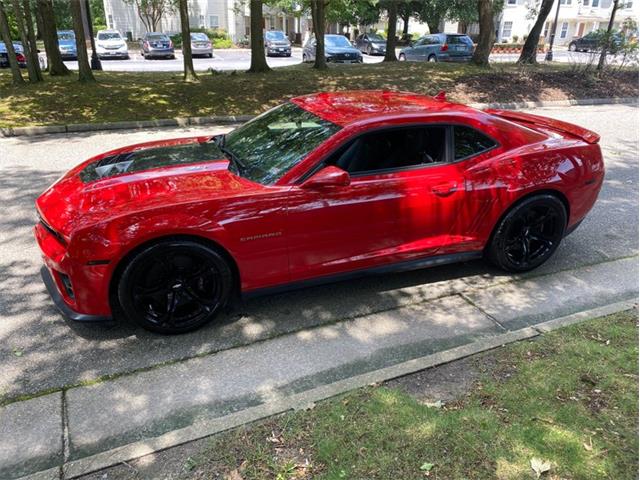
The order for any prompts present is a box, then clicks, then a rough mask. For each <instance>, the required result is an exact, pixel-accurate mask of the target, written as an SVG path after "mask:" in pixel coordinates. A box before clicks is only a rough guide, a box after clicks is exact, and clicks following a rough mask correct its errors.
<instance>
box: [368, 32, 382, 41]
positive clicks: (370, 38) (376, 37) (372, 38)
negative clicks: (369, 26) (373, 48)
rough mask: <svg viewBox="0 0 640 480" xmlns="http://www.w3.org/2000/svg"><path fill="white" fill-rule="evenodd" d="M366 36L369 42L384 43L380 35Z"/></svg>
mask: <svg viewBox="0 0 640 480" xmlns="http://www.w3.org/2000/svg"><path fill="white" fill-rule="evenodd" d="M367 36H368V37H369V40H371V41H372V42H384V41H385V39H384V38H382V37H381V36H380V35H375V34H369V35H367Z"/></svg>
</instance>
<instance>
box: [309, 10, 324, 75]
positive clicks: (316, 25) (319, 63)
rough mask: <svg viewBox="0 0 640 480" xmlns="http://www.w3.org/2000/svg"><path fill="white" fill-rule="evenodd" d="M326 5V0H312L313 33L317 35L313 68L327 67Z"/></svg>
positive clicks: (322, 68) (321, 68)
mask: <svg viewBox="0 0 640 480" xmlns="http://www.w3.org/2000/svg"><path fill="white" fill-rule="evenodd" d="M324 7H325V0H311V21H312V23H313V34H314V35H315V37H316V58H315V61H314V62H313V68H317V69H318V70H324V69H326V68H327V57H326V56H325V54H324V31H325V28H326V17H325V12H324Z"/></svg>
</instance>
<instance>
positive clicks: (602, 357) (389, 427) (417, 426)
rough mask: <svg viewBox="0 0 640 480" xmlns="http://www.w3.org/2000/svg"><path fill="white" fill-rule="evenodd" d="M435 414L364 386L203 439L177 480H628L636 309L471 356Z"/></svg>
mask: <svg viewBox="0 0 640 480" xmlns="http://www.w3.org/2000/svg"><path fill="white" fill-rule="evenodd" d="M474 362H476V364H477V367H476V368H479V369H480V370H482V371H483V372H482V373H481V376H480V377H479V378H480V380H479V382H477V383H476V384H475V386H474V387H473V389H472V390H471V391H469V392H468V393H467V394H466V395H463V397H462V398H460V399H458V400H457V401H455V402H454V403H450V404H445V405H444V406H442V407H440V408H436V407H433V406H431V407H430V406H428V405H426V404H421V403H419V402H418V401H416V400H415V399H414V398H413V397H410V396H408V395H406V394H404V393H401V392H400V391H399V390H395V389H391V388H386V387H370V388H366V389H362V390H358V391H355V392H353V393H351V394H348V395H345V396H342V397H339V398H335V399H332V400H328V401H325V402H322V403H320V404H318V405H317V406H316V407H315V408H314V409H312V410H307V411H304V412H294V413H289V414H285V415H282V416H279V417H276V418H274V419H269V420H266V421H263V422H259V423H256V424H253V425H251V426H248V427H245V428H241V429H238V430H235V431H233V432H229V433H226V434H223V435H220V436H217V437H213V438H212V439H211V440H209V442H208V445H207V446H206V448H204V449H203V450H202V451H200V452H199V453H198V454H195V455H191V456H190V457H189V458H188V459H186V460H185V463H184V469H183V473H184V477H185V478H220V477H218V476H217V475H220V474H222V475H227V477H226V478H234V479H235V478H243V479H263V478H277V479H280V480H284V479H288V478H326V479H342V478H345V479H385V480H387V479H419V478H426V477H429V478H439V479H484V478H486V479H494V478H497V479H522V478H524V479H526V478H536V475H535V473H534V471H533V469H532V467H531V461H532V459H534V458H536V459H539V460H540V461H541V462H543V463H544V462H549V463H550V470H549V471H548V472H546V473H544V474H543V478H553V479H602V478H611V479H619V480H622V479H632V478H637V474H638V376H637V374H638V325H637V310H634V311H630V312H625V313H620V314H616V315H611V316H608V317H604V318H601V319H596V320H593V321H588V322H585V323H582V324H580V325H576V326H572V327H568V328H565V329H562V330H559V331H556V332H554V333H551V334H548V335H544V336H542V337H539V338H537V339H535V340H533V341H526V342H520V343H517V344H512V345H509V346H507V347H506V348H502V349H499V350H496V351H494V352H490V353H489V354H484V355H481V356H479V357H477V358H476V359H475V360H474Z"/></svg>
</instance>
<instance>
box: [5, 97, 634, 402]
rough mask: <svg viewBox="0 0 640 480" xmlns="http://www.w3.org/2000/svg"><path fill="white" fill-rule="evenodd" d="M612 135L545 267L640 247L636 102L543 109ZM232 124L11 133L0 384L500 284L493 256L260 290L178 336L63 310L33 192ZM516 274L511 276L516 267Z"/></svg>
mask: <svg viewBox="0 0 640 480" xmlns="http://www.w3.org/2000/svg"><path fill="white" fill-rule="evenodd" d="M536 113H540V114H543V115H549V116H552V117H556V118H559V119H562V120H567V121H570V122H575V123H577V124H581V125H584V126H587V127H589V128H591V129H593V130H595V131H597V132H598V133H600V134H601V135H602V141H601V145H602V147H603V151H604V154H605V160H606V165H607V176H606V180H605V185H604V188H603V191H602V194H601V197H600V200H599V202H598V203H597V205H596V207H595V208H594V210H593V211H592V212H591V214H590V216H589V217H588V218H587V220H586V221H585V222H584V224H583V225H582V226H581V227H580V228H579V229H578V230H577V231H576V232H575V233H573V234H572V235H571V236H570V237H568V238H567V239H566V241H565V242H564V243H563V245H562V246H561V248H560V249H559V251H558V253H557V254H556V255H555V257H554V258H553V259H552V260H551V261H550V262H549V263H548V264H546V265H545V266H544V267H542V268H541V269H539V270H538V271H537V272H536V273H538V274H539V273H541V272H551V271H559V270H567V269H572V268H575V267H579V266H584V265H589V264H592V263H598V262H601V261H603V260H606V259H614V258H622V257H627V256H630V255H636V254H637V252H638V110H637V108H635V107H631V106H595V107H571V108H556V109H538V110H536ZM222 130H223V128H222V127H203V128H191V129H164V130H145V131H138V132H133V133H131V132H125V131H119V132H110V133H103V134H78V135H49V136H39V137H22V138H21V137H17V138H10V139H0V156H1V161H0V202H2V205H3V208H4V211H3V214H2V216H1V217H0V292H1V293H0V371H2V375H1V376H0V393H1V394H2V395H3V396H5V397H15V396H17V395H21V394H28V393H34V392H39V391H42V390H45V389H47V388H54V387H60V386H63V385H70V384H75V383H78V382H81V381H88V380H91V379H94V378H96V377H99V376H102V375H111V374H118V373H122V372H128V371H132V370H135V369H140V368H144V367H149V366H152V365H156V364H158V363H161V362H168V361H172V360H176V359H181V358H186V357H191V356H195V355H198V354H202V353H207V352H213V351H217V350H221V349H226V348H229V347H232V346H237V345H240V344H247V343H252V342H255V341H256V340H259V339H264V338H268V337H273V336H277V335H280V334H282V333H285V332H291V331H297V330H303V329H305V328H308V327H309V326H313V325H320V324H325V323H331V322H334V321H336V320H341V319H345V318H351V317H355V316H359V315H363V314H367V313H374V312H378V311H383V310H388V309H392V308H397V307H398V306H406V305H411V304H416V303H419V302H421V301H423V300H424V299H425V298H432V297H433V296H436V295H437V294H438V292H445V291H450V290H451V289H455V288H457V287H456V285H458V284H460V283H461V282H464V283H465V284H466V285H469V284H477V283H481V282H494V281H496V279H499V277H500V275H502V274H501V273H498V272H496V271H494V270H492V269H490V268H489V267H487V266H486V265H485V264H484V263H483V262H474V263H469V264H465V265H452V266H447V267H440V268H435V269H431V270H424V271H418V272H410V273H404V274H397V275H388V276H384V277H376V278H368V279H363V280H359V281H352V282H349V283H338V284H334V285H329V286H324V287H318V288H312V289H307V290H303V291H298V292H291V293H287V294H282V295H278V296H272V297H264V298H259V299H254V300H252V301H249V302H247V303H245V304H243V305H240V306H239V307H238V308H237V309H236V310H234V311H233V312H231V313H229V314H226V315H223V317H222V319H221V322H219V323H217V324H215V325H210V326H208V327H206V328H204V329H202V330H199V331H197V332H194V333H191V334H187V335H182V336H174V337H164V336H158V335H153V334H150V333H147V332H145V331H142V330H140V329H138V328H135V327H132V326H129V325H117V326H114V327H111V328H107V327H104V326H99V325H89V326H87V325H82V324H77V323H73V322H68V321H65V320H63V319H62V318H61V317H60V315H58V313H57V312H56V311H55V309H54V308H53V306H52V303H51V301H50V299H49V298H48V296H47V294H46V292H45V290H44V287H43V285H42V283H41V281H40V279H39V274H38V270H39V267H40V259H39V253H38V250H37V247H36V245H35V243H34V240H33V237H32V234H31V228H32V225H33V223H34V210H33V201H34V199H35V197H36V196H37V195H38V194H39V193H40V192H42V191H43V190H44V189H45V188H46V187H47V186H48V185H49V184H50V183H52V182H53V181H54V180H55V179H56V178H58V177H59V176H60V175H61V174H62V173H63V172H64V171H66V170H67V169H68V168H70V167H71V166H73V165H75V164H76V163H78V162H80V161H81V160H83V159H84V158H87V157H89V156H91V155H94V154H96V153H99V152H101V151H104V150H106V149H111V148H114V147H117V146H122V145H127V144H130V143H134V142H140V141H146V140H152V139H156V138H167V137H177V136H189V135H196V134H203V133H212V134H213V133H216V132H219V131H222ZM505 279H506V277H505Z"/></svg>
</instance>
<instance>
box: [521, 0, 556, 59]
mask: <svg viewBox="0 0 640 480" xmlns="http://www.w3.org/2000/svg"><path fill="white" fill-rule="evenodd" d="M553 1H554V0H542V4H541V5H540V13H538V18H537V19H536V23H534V24H533V28H532V29H531V31H530V32H529V36H528V37H527V40H526V41H525V42H524V45H523V46H522V51H521V52H520V58H519V59H518V63H530V64H535V63H537V62H538V60H537V59H536V57H537V54H538V43H539V42H540V33H542V28H543V27H544V23H545V22H546V21H547V17H548V16H549V12H551V7H553Z"/></svg>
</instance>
